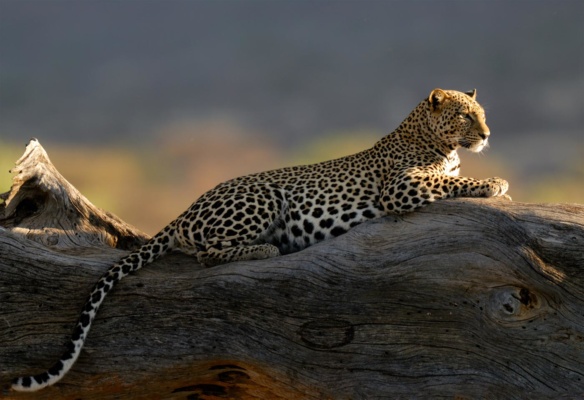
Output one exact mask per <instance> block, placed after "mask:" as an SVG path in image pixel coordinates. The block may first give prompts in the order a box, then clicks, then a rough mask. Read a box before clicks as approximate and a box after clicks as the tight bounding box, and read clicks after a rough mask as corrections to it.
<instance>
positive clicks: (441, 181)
mask: <svg viewBox="0 0 584 400" xmlns="http://www.w3.org/2000/svg"><path fill="white" fill-rule="evenodd" d="M475 99H476V91H474V90H473V91H472V92H469V93H461V92H456V91H451V90H441V89H436V90H433V91H432V92H431V93H430V96H429V97H428V98H427V99H425V100H424V101H422V102H421V103H420V104H419V105H418V106H417V107H416V108H415V109H414V110H413V111H412V113H411V114H410V115H409V116H408V117H407V118H406V119H405V120H404V121H403V122H402V123H401V125H400V126H399V127H398V128H397V129H396V130H395V131H393V132H392V133H390V134H389V135H387V136H385V137H384V138H382V139H381V140H380V141H379V142H377V143H376V144H375V145H374V146H373V147H372V148H370V149H368V150H365V151H362V152H360V153H357V154H354V155H351V156H347V157H343V158H339V159H336V160H332V161H326V162H323V163H319V164H314V165H304V166H298V167H290V168H283V169H277V170H273V171H268V172H261V173H257V174H253V175H248V176H243V177H240V178H236V179H232V180H230V181H227V182H225V183H221V184H220V185H218V186H217V187H216V188H214V189H212V190H210V191H209V192H207V193H205V194H204V195H203V196H201V197H200V198H199V199H198V200H197V201H196V202H195V203H193V204H192V205H191V206H190V207H189V208H188V209H187V210H186V211H185V212H184V213H183V214H181V215H180V216H179V217H178V218H177V219H176V220H174V221H173V222H171V223H170V224H169V225H168V226H167V227H166V228H164V229H163V230H162V231H161V232H159V233H158V234H156V235H155V236H154V237H153V238H152V239H151V240H150V241H148V242H147V243H146V244H145V245H143V246H142V247H141V248H140V249H138V250H136V251H134V252H132V253H131V254H129V255H128V256H126V257H124V258H122V259H121V260H120V261H119V262H117V263H116V264H114V265H113V266H112V267H111V268H109V269H108V271H107V272H106V273H105V274H104V275H103V276H102V277H101V278H100V279H99V281H98V282H97V283H96V285H95V286H94V288H93V290H92V291H91V294H90V295H89V298H88V299H87V301H86V303H85V305H84V307H83V310H82V312H81V315H80V317H79V321H78V322H77V325H76V327H75V330H74V332H73V335H72V337H71V341H70V343H69V344H68V347H67V351H66V352H65V353H64V354H63V356H62V357H61V359H60V360H59V361H57V363H56V364H55V365H53V367H51V368H50V369H49V370H47V371H46V372H44V373H42V374H40V375H35V376H28V377H23V378H18V379H16V380H15V381H14V383H13V386H12V388H13V389H14V390H19V391H35V390H39V389H41V388H43V387H46V386H49V385H52V384H54V383H55V382H57V381H59V380H60V379H61V378H62V377H63V376H64V375H65V374H66V373H67V371H68V370H69V369H70V368H71V366H72V365H73V363H74V362H75V360H76V359H77V358H78V356H79V354H80V352H81V348H82V347H83V344H84V342H85V339H86V338H87V334H88V332H89V329H90V327H91V323H92V321H93V319H94V318H95V315H96V313H97V310H98V309H99V307H100V305H101V303H102V302H103V300H104V298H105V296H106V295H107V293H108V292H109V291H110V290H111V289H112V288H113V286H114V285H115V284H116V283H117V282H119V281H120V280H121V279H122V278H123V277H125V276H126V275H128V274H129V273H131V272H133V271H136V270H138V269H140V268H142V267H143V266H144V265H146V264H149V263H151V262H152V261H154V260H155V259H157V258H158V257H160V256H162V255H164V254H165V253H167V252H168V251H170V250H175V249H176V250H181V251H183V252H185V253H188V254H192V255H195V256H196V257H197V259H198V261H199V262H200V263H201V264H204V265H206V266H214V265H218V264H223V263H228V262H232V261H238V260H257V259H265V258H270V257H275V256H279V255H281V254H287V253H291V252H295V251H299V250H302V249H304V248H305V247H307V246H310V245H312V244H314V243H316V242H320V241H322V240H326V239H329V238H333V237H335V236H339V235H341V234H343V233H345V232H346V231H347V230H349V229H350V228H352V227H353V226H355V225H358V224H360V223H362V222H364V221H366V220H369V219H372V218H377V217H380V216H383V215H386V214H388V213H403V212H408V211H412V210H415V209H417V208H419V207H422V206H423V205H425V204H428V203H431V202H433V201H435V200H438V199H443V198H448V197H457V196H472V197H491V196H502V195H504V194H505V192H506V191H507V188H508V184H507V182H506V181H504V180H503V179H500V178H491V179H487V180H477V179H473V178H466V177H459V176H458V172H459V168H460V161H459V158H458V154H457V153H456V150H457V149H458V148H460V147H464V148H467V149H469V150H470V151H473V152H478V151H481V150H482V149H483V148H484V147H485V146H486V145H487V140H488V137H489V128H488V127H487V125H486V123H485V114H484V111H483V109H482V107H481V106H480V105H479V104H478V103H477V102H476V100H475Z"/></svg>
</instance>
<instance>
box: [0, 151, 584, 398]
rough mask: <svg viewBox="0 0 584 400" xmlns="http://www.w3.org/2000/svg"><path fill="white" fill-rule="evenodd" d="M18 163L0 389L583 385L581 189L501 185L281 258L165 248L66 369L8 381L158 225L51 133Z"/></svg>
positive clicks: (6, 247)
mask: <svg viewBox="0 0 584 400" xmlns="http://www.w3.org/2000/svg"><path fill="white" fill-rule="evenodd" d="M30 157H40V158H38V159H37V161H35V162H27V160H28V158H30ZM43 157H44V158H43ZM39 160H41V161H39ZM15 171H16V173H17V175H16V176H15V178H14V185H13V187H12V189H11V192H10V193H8V194H4V195H2V198H3V199H4V200H5V201H4V205H3V206H2V208H0V387H1V388H4V389H3V391H2V392H1V394H0V397H3V398H10V399H33V398H34V399H55V398H64V399H77V398H83V399H114V398H116V399H118V398H129V397H131V398H133V399H148V398H164V399H223V398H230V399H255V398H259V399H278V398H281V399H311V398H314V399H317V398H318V399H370V398H449V399H452V398H456V399H475V398H507V399H520V398H526V397H527V398H531V397H537V398H550V399H551V398H554V399H555V398H578V397H580V396H583V395H584V311H583V310H584V251H583V249H584V206H583V205H578V204H525V203H517V202H509V201H506V200H503V199H452V200H444V201H440V202H437V203H434V204H432V205H430V206H428V207H426V208H424V209H422V210H421V211H417V212H414V213H411V214H407V215H404V216H387V217H384V218H379V219H376V220H373V221H370V222H367V223H364V224H362V225H359V226H357V227H355V228H354V229H352V230H351V231H349V232H348V233H347V234H345V235H342V236H340V237H338V238H336V239H334V240H330V241H326V242H323V243H320V244H318V245H315V246H312V247H310V248H308V249H306V250H304V251H301V252H298V253H295V254H290V255H287V256H282V257H277V258H273V259H269V260H262V261H253V262H237V263H232V264H227V265H223V266H218V267H213V268H203V267H201V266H200V265H199V264H197V262H196V260H195V259H194V258H193V257H189V256H186V255H182V254H178V253H176V254H171V255H168V256H166V257H164V258H162V259H160V260H158V261H156V262H154V263H153V264H151V265H149V266H147V267H146V268H145V269H143V270H141V271H139V272H138V273H137V274H134V275H133V276H129V277H128V278H126V279H125V280H123V281H122V282H121V283H120V284H119V285H118V286H116V288H115V289H113V290H112V291H111V292H110V294H109V296H108V298H107V299H106V301H105V303H104V305H103V307H102V308H101V310H100V312H99V314H98V316H97V318H96V321H95V322H94V325H93V328H92V331H91V332H90V334H89V338H88V340H87V342H86V345H85V348H84V350H83V352H82V354H81V356H80V358H79V360H78V362H77V363H76V364H75V366H74V367H73V369H72V370H71V371H70V372H69V374H68V375H67V376H65V378H64V379H63V380H62V381H61V382H59V383H57V384H56V385H55V386H53V387H49V388H47V389H44V390H42V391H40V392H36V393H32V394H27V393H14V392H11V391H9V389H6V388H7V386H8V385H9V383H10V380H11V379H12V378H15V377H17V376H20V375H24V374H32V373H38V372H42V371H43V370H44V369H45V368H47V367H49V366H50V365H51V364H52V363H53V362H54V361H55V360H56V359H57V358H58V357H59V356H60V355H61V353H62V351H63V349H64V347H63V346H64V344H65V343H66V342H67V340H68V338H69V334H70V333H71V329H72V328H73V326H74V323H75V321H76V319H77V316H78V312H79V311H80V307H81V305H82V304H83V302H84V300H85V298H86V296H87V294H88V291H89V290H90V288H91V286H92V285H93V283H94V282H95V281H96V280H97V279H98V277H99V276H100V275H101V274H102V273H103V272H104V271H105V270H106V269H107V268H108V267H109V266H110V265H111V264H112V262H114V261H115V260H117V259H118V258H120V257H121V256H122V255H124V254H126V253H127V249H128V248H131V247H132V246H134V245H135V246H138V245H139V243H142V242H143V240H144V239H145V235H144V234H141V233H140V232H139V231H138V230H136V229H135V228H132V227H130V226H128V225H127V224H125V223H123V221H121V220H120V219H119V218H117V217H115V216H113V215H111V214H109V213H106V212H103V211H101V210H99V209H97V208H95V207H94V206H92V205H91V204H90V203H89V202H88V201H87V200H86V199H84V198H83V197H82V196H81V195H80V194H79V193H78V192H77V191H76V190H75V189H74V188H73V187H72V186H71V185H70V184H68V183H67V182H66V181H65V180H64V178H63V177H62V176H61V175H60V174H58V172H57V170H56V169H55V168H54V167H53V166H52V165H51V164H50V161H49V159H48V157H47V156H46V153H45V152H44V150H43V149H42V147H41V146H40V144H39V143H38V141H31V142H30V143H29V145H28V146H27V149H26V151H25V155H24V156H23V158H21V159H20V160H19V161H18V165H17V167H16V169H15ZM74 199H77V200H79V199H81V200H79V201H75V200H74ZM180 211H182V210H177V214H179V212H180ZM2 212H3V213H4V215H3V214H2ZM75 212H77V214H75ZM71 221H73V223H74V225H71V226H69V225H67V224H69V223H71ZM134 241H135V242H134Z"/></svg>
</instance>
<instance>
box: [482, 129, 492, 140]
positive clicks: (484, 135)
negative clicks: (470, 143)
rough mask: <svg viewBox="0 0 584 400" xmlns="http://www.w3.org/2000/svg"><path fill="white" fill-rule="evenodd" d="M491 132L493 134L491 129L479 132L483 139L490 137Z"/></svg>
mask: <svg viewBox="0 0 584 400" xmlns="http://www.w3.org/2000/svg"><path fill="white" fill-rule="evenodd" d="M490 134H491V132H489V131H484V132H479V136H480V137H481V139H483V140H486V139H487V138H488V137H489V135H490Z"/></svg>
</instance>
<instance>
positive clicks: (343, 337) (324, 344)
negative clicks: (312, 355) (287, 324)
mask: <svg viewBox="0 0 584 400" xmlns="http://www.w3.org/2000/svg"><path fill="white" fill-rule="evenodd" d="M299 334H300V337H301V338H302V341H303V342H304V343H306V344H307V345H308V346H309V347H312V348H315V349H332V348H335V347H341V346H345V345H347V344H349V343H351V342H352V341H353V337H354V336H355V329H354V328H353V325H352V324H351V323H350V322H348V321H343V320H336V319H319V320H315V321H310V322H307V323H305V324H304V325H302V327H301V328H300V331H299Z"/></svg>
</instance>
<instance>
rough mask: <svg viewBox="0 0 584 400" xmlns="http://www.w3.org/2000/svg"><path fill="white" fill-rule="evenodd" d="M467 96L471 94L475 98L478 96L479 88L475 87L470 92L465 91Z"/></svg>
mask: <svg viewBox="0 0 584 400" xmlns="http://www.w3.org/2000/svg"><path fill="white" fill-rule="evenodd" d="M464 94H466V95H467V96H470V98H471V99H473V100H475V99H476V98H477V90H476V89H473V90H470V91H468V92H464Z"/></svg>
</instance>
